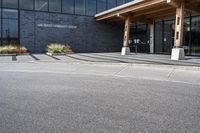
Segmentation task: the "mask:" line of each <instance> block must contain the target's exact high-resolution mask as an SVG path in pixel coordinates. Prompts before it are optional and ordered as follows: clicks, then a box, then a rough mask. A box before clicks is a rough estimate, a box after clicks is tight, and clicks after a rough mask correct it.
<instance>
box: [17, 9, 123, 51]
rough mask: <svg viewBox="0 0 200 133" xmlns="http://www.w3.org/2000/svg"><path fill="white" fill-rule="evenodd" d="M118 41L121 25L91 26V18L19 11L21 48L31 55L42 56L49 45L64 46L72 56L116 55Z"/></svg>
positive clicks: (119, 47)
mask: <svg viewBox="0 0 200 133" xmlns="http://www.w3.org/2000/svg"><path fill="white" fill-rule="evenodd" d="M44 24H48V25H45V26H44ZM49 24H50V25H49ZM59 26H60V27H59ZM68 26H75V27H76V28H74V27H73V28H69V27H68ZM122 39H123V26H122V25H117V24H108V23H99V22H95V20H94V18H93V17H87V16H76V15H66V14H59V13H45V12H33V11H23V10H21V11H20V42H21V45H23V46H25V47H27V48H28V49H29V50H31V51H32V52H35V53H42V52H45V50H46V46H47V45H48V44H49V43H68V44H70V46H71V47H72V49H73V50H74V51H75V52H116V51H120V50H121V47H122Z"/></svg>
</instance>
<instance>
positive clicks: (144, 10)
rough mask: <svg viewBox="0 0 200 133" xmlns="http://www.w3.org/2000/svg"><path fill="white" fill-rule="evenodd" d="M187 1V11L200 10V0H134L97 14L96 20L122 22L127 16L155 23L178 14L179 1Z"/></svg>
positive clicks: (133, 19)
mask: <svg viewBox="0 0 200 133" xmlns="http://www.w3.org/2000/svg"><path fill="white" fill-rule="evenodd" d="M181 1H185V5H186V6H185V11H186V12H188V13H191V12H195V13H199V12H200V0H134V1H132V2H129V3H127V4H124V5H121V6H118V7H115V8H112V9H110V10H107V11H104V12H101V13H98V14H96V15H95V19H96V21H107V22H120V21H124V19H125V17H126V16H131V20H132V21H138V22H145V23H153V21H154V20H157V19H162V18H167V17H172V16H175V15H176V8H177V7H179V3H180V2H181Z"/></svg>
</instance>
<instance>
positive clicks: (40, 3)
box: [35, 0, 48, 11]
mask: <svg viewBox="0 0 200 133" xmlns="http://www.w3.org/2000/svg"><path fill="white" fill-rule="evenodd" d="M35 10H39V11H48V0H35Z"/></svg>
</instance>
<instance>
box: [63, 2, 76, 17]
mask: <svg viewBox="0 0 200 133" xmlns="http://www.w3.org/2000/svg"><path fill="white" fill-rule="evenodd" d="M62 12H63V13H69V14H73V13H74V0H62Z"/></svg>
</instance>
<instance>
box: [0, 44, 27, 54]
mask: <svg viewBox="0 0 200 133" xmlns="http://www.w3.org/2000/svg"><path fill="white" fill-rule="evenodd" d="M20 50H22V51H23V52H19V51H20ZM12 53H27V49H26V48H25V47H19V46H13V45H7V46H0V54H12Z"/></svg>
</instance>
